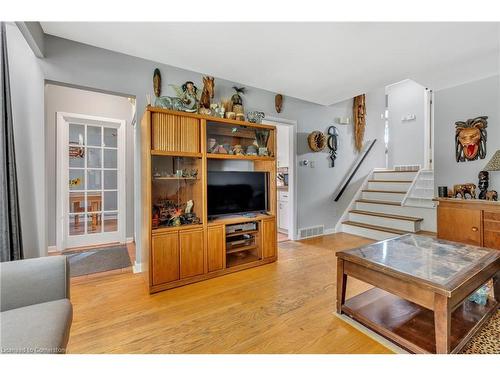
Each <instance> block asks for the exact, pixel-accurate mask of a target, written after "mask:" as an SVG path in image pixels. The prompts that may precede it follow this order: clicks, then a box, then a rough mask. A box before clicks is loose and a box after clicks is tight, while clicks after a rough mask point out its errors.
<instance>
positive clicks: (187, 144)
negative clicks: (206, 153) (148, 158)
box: [151, 112, 201, 153]
mask: <svg viewBox="0 0 500 375" xmlns="http://www.w3.org/2000/svg"><path fill="white" fill-rule="evenodd" d="M152 124H153V127H152V137H151V141H152V144H151V148H152V149H153V150H155V151H167V152H187V153H198V152H201V150H200V121H199V120H198V119H195V118H191V117H185V116H177V115H173V114H168V113H159V112H153V114H152Z"/></svg>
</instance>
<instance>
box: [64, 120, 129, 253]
mask: <svg viewBox="0 0 500 375" xmlns="http://www.w3.org/2000/svg"><path fill="white" fill-rule="evenodd" d="M57 127H58V129H57V134H58V140H57V145H58V158H57V176H58V183H57V187H58V191H57V202H58V204H57V206H58V207H57V213H58V225H57V248H58V250H64V249H67V248H72V247H80V246H91V245H97V244H103V243H111V242H122V243H123V242H125V228H126V226H125V218H126V215H125V121H124V120H116V119H109V118H101V117H94V116H86V115H79V114H69V113H58V114H57Z"/></svg>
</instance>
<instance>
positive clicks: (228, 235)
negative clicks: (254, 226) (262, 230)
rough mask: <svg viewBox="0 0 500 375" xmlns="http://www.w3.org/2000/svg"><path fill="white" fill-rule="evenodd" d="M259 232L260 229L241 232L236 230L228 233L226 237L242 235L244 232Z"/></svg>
mask: <svg viewBox="0 0 500 375" xmlns="http://www.w3.org/2000/svg"><path fill="white" fill-rule="evenodd" d="M256 233H259V231H258V230H244V231H241V232H234V233H226V237H234V236H240V235H242V234H256Z"/></svg>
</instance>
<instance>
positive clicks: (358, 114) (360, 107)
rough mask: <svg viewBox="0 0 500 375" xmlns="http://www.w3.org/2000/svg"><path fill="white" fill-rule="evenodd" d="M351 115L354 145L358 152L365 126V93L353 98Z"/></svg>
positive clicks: (360, 148) (361, 144)
mask: <svg viewBox="0 0 500 375" xmlns="http://www.w3.org/2000/svg"><path fill="white" fill-rule="evenodd" d="M352 112H353V113H352V115H353V117H354V147H355V148H356V150H357V151H358V152H361V150H362V149H363V138H364V137H365V127H366V106H365V94H362V95H358V96H356V97H355V98H354V100H353V106H352Z"/></svg>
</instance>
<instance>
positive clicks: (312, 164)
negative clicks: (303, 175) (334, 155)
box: [309, 160, 314, 168]
mask: <svg viewBox="0 0 500 375" xmlns="http://www.w3.org/2000/svg"><path fill="white" fill-rule="evenodd" d="M309 165H310V166H311V168H314V160H311V161H310V162H309Z"/></svg>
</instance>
